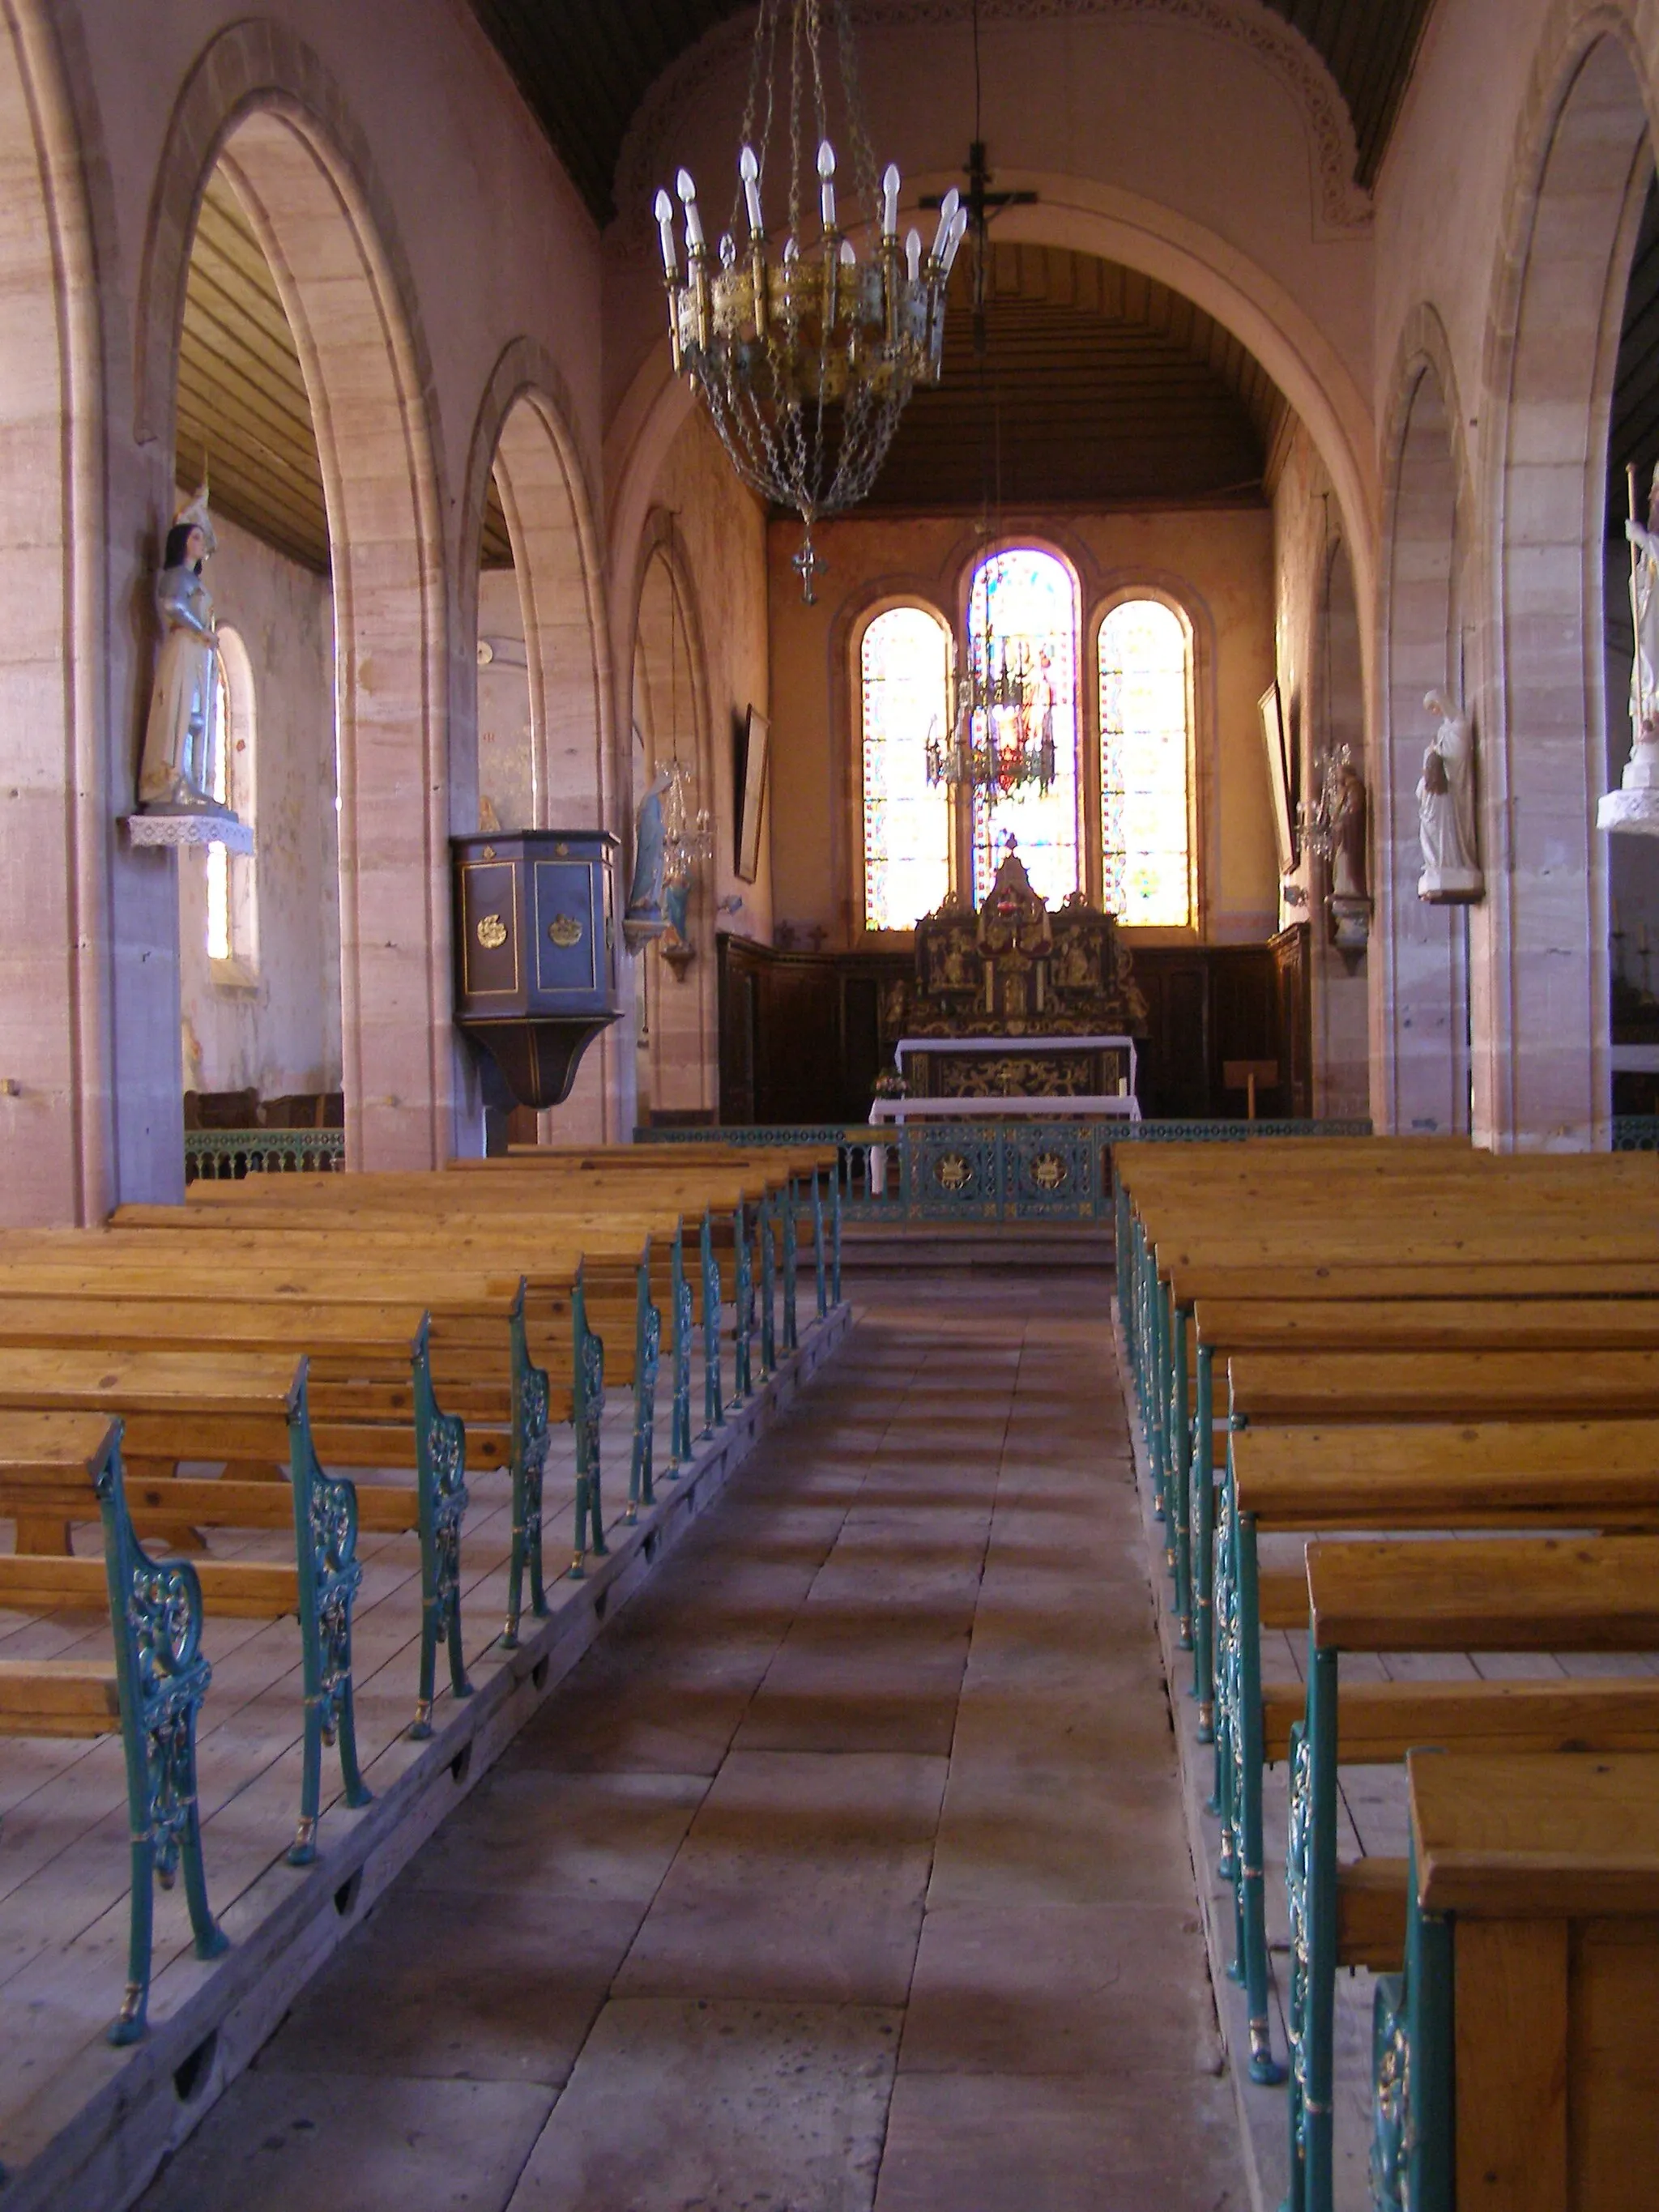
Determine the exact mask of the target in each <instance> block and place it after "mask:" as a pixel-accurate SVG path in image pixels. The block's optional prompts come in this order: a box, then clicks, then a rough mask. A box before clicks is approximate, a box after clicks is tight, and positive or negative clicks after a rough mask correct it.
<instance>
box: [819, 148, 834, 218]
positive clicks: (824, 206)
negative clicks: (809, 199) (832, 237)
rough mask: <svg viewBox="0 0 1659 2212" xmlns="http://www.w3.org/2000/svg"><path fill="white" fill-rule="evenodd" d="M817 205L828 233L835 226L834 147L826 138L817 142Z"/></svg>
mask: <svg viewBox="0 0 1659 2212" xmlns="http://www.w3.org/2000/svg"><path fill="white" fill-rule="evenodd" d="M818 177H819V179H820V181H819V185H818V206H819V209H820V210H821V211H822V213H823V228H824V230H825V233H826V234H828V233H829V231H832V230H833V229H834V228H835V227H836V149H835V148H834V147H833V146H832V145H831V144H830V143H829V140H828V139H827V138H823V139H820V140H819V142H818Z"/></svg>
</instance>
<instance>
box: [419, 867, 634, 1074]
mask: <svg viewBox="0 0 1659 2212" xmlns="http://www.w3.org/2000/svg"><path fill="white" fill-rule="evenodd" d="M450 846H451V851H452V854H453V867H454V877H455V1020H456V1023H457V1024H458V1026H459V1028H460V1029H461V1030H464V1031H465V1034H466V1035H467V1036H469V1037H471V1040H472V1042H474V1044H476V1045H477V1046H478V1047H479V1048H481V1050H482V1051H483V1053H484V1054H487V1056H488V1057H487V1060H486V1063H485V1074H486V1082H485V1090H486V1095H488V1094H489V1091H491V1090H492V1089H493V1088H494V1087H495V1086H494V1085H492V1084H491V1083H490V1081H489V1073H490V1069H491V1066H492V1064H493V1067H494V1069H495V1071H497V1072H498V1073H499V1075H500V1078H501V1081H502V1082H503V1083H504V1084H505V1086H506V1089H507V1091H508V1092H509V1093H510V1094H511V1096H512V1097H513V1099H514V1100H516V1101H517V1103H519V1104H520V1105H521V1106H535V1107H543V1106H557V1105H559V1104H560V1103H562V1101H563V1100H564V1099H566V1098H568V1097H569V1095H570V1086H571V1085H572V1084H573V1083H574V1081H575V1079H576V1069H577V1067H578V1066H579V1065H580V1060H581V1056H582V1054H583V1053H584V1052H585V1051H586V1048H587V1047H588V1045H589V1044H590V1043H591V1042H592V1039H593V1038H594V1037H596V1036H598V1035H599V1031H600V1030H602V1029H605V1027H607V1026H608V1024H611V1022H614V1021H615V1020H616V1018H617V1015H618V1014H619V1013H620V1012H621V1011H622V1008H621V1006H620V1005H619V1004H618V1002H617V984H616V973H615V965H616V963H615V946H614V939H615V934H616V933H615V929H614V927H613V923H612V919H611V917H612V914H613V911H614V891H613V887H612V879H611V878H612V858H611V856H612V854H614V853H615V851H616V849H617V840H616V839H615V838H614V837H613V836H611V834H610V832H609V831H608V830H605V829H515V830H513V831H511V832H506V831H500V830H498V831H496V832H495V833H494V834H493V835H490V836H483V835H480V836H474V837H454V838H452V839H451V840H450ZM491 1103H506V1102H505V1101H504V1100H500V1099H492V1100H491Z"/></svg>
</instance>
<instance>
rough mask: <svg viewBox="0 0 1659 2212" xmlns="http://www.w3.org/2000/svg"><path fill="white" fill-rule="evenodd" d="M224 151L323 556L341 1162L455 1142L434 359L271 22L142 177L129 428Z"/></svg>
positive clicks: (168, 413)
mask: <svg viewBox="0 0 1659 2212" xmlns="http://www.w3.org/2000/svg"><path fill="white" fill-rule="evenodd" d="M216 164H222V166H223V167H224V169H225V171H226V173H227V174H228V177H229V179H230V181H231V183H232V185H234V189H235V191H236V193H237V196H238V197H239V199H240V201H241V203H242V205H243V207H244V209H245V210H246V213H247V216H248V218H249V220H250V222H252V226H253V228H254V230H255V231H256V233H257V234H258V239H259V242H260V245H261V246H262V248H263V249H264V253H265V257H266V258H267V260H268V261H269V262H270V267H271V270H272V273H273V275H274V276H275V278H276V286H277V290H278V292H279V294H280V295H281V298H282V302H283V309H284V311H285V313H287V316H288V319H289V324H290V325H291V327H292V329H293V331H294V336H295V343H296V346H297V349H298V351H299V355H300V360H301V366H302V368H303V369H304V373H305V380H306V387H307V395H308V397H309V399H310V402H311V410H312V416H313V423H314V426H315V428H316V433H317V444H318V451H319V457H320V459H321V463H322V473H323V487H324V493H325V499H326V502H327V508H328V519H329V538H330V546H331V563H332V569H333V586H334V611H335V641H336V644H335V650H336V683H335V693H336V701H337V750H338V760H339V793H340V825H339V827H340V969H341V1029H342V1044H343V1055H342V1056H343V1066H344V1077H345V1094H346V1151H347V1158H348V1159H349V1161H350V1163H351V1164H353V1165H356V1166H364V1167H382V1168H391V1167H428V1166H434V1165H436V1164H440V1163H441V1161H442V1160H443V1159H444V1158H446V1157H447V1154H448V1152H449V1151H450V1149H451V1147H452V1145H453V1134H454V1126H455V1105H456V1097H457V1091H458V1085H459V1080H460V1068H461V1063H460V1060H459V1049H458V1040H457V1038H456V1036H455V1033H454V1031H453V1027H452V1024H451V1021H450V1006H451V998H452V987H451V979H450V942H449V920H448V916H449V884H448V873H449V870H448V848H447V837H448V830H449V769H448V716H447V684H446V682H445V640H446V618H445V605H444V577H443V541H442V529H441V507H440V501H439V496H438V483H439V479H440V477H441V457H440V455H439V454H438V453H437V450H436V447H435V430H434V427H433V410H432V408H431V406H430V392H431V376H430V372H429V369H428V364H427V360H426V355H425V350H424V348H423V346H422V343H421V339H420V335H419V327H418V321H417V318H416V313H415V309H414V305H413V301H414V293H413V287H412V284H411V283H410V278H409V274H408V270H407V267H406V264H404V260H403V257H402V255H401V253H400V252H399V250H398V246H397V232H396V226H395V224H394V222H392V215H391V210H390V208H389V206H388V205H387V204H386V198H385V196H384V194H383V192H382V191H380V187H379V185H377V183H376V181H375V178H374V165H373V162H372V161H371V159H370V156H369V154H368V148H367V145H366V143H365V142H364V141H363V139H362V134H361V132H360V131H359V130H358V129H357V128H356V125H355V124H354V122H353V120H352V118H351V116H350V113H349V110H348V108H347V107H346V105H345V102H344V100H343V96H342V95H341V94H340V93H339V91H338V88H337V87H336V86H335V85H334V84H333V82H332V80H331V78H330V77H329V76H328V75H327V72H326V71H325V70H324V68H323V65H322V64H321V63H320V62H319V60H318V59H317V58H316V57H315V55H314V54H313V53H312V52H311V51H310V49H309V48H308V47H307V46H305V45H304V44H303V42H302V41H301V40H298V39H296V38H295V36H294V35H293V34H292V33H289V32H288V31H287V30H285V29H284V28H283V27H282V26H280V25H277V24H274V23H270V22H266V21H246V22H242V23H239V24H235V25H234V26H232V27H231V28H230V29H228V30H227V31H225V32H223V33H222V34H221V35H220V36H219V37H218V38H217V39H216V40H214V41H213V42H212V43H211V45H210V46H208V47H207V49H206V50H205V52H204V53H203V54H202V56H201V57H200V58H199V59H198V60H197V64H196V65H195V68H194V69H193V70H192V71H191V76H190V78H189V79H188V81H187V82H186V83H185V88H184V90H183V92H182V93H181V94H180V95H179V101H178V104H177V106H175V108H174V111H173V118H172V122H171V125H170V126H169V130H168V133H167V143H166V147H165V149H164V151H163V155H162V158H161V165H160V168H159V170H158V173H157V181H156V187H155V195H154V198H153V201H152V206H151V216H150V225H149V234H148V238H147V242H146V247H145V255H144V265H143V279H142V283H141V290H140V299H139V312H138V326H137V342H138V361H137V390H138V405H137V430H138V435H139V436H140V438H141V440H142V439H149V438H154V439H159V440H161V441H163V442H164V443H165V444H167V445H168V446H170V444H171V439H172V427H173V381H174V374H175V368H174V364H175V362H176V358H177V350H178V343H179V329H180V325H181V321H182V314H183V303H184V287H185V278H186V274H187V270H188V264H189V257H190V245H191V237H192V234H193V227H194V222H195V214H196V210H197V205H198V204H199V201H200V197H201V194H202V191H203V188H204V185H205V184H206V181H207V178H208V176H209V174H210V172H211V171H212V169H213V168H214V167H215V166H216Z"/></svg>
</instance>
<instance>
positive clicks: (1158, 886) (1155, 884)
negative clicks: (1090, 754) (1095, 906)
mask: <svg viewBox="0 0 1659 2212" xmlns="http://www.w3.org/2000/svg"><path fill="white" fill-rule="evenodd" d="M1099 657H1100V846H1101V863H1102V866H1101V889H1102V894H1103V903H1104V905H1105V907H1106V910H1107V912H1108V913H1109V914H1115V915H1116V916H1117V918H1118V920H1119V921H1121V922H1125V923H1127V924H1128V925H1129V927H1132V928H1133V927H1140V928H1147V927H1163V928H1177V929H1184V928H1186V927H1188V925H1189V924H1190V923H1191V921H1192V918H1193V872H1192V831H1191V806H1190V802H1189V797H1188V761H1189V758H1190V755H1191V750H1192V748H1191V744H1190V732H1189V717H1190V700H1191V693H1192V686H1191V682H1190V678H1189V671H1188V659H1189V655H1188V644H1187V627H1186V624H1185V623H1183V622H1182V619H1181V617H1180V616H1179V615H1177V614H1176V613H1175V612H1174V611H1172V610H1171V609H1170V608H1169V607H1166V606H1165V605H1164V604H1163V603H1162V601H1160V600H1158V599H1125V600H1124V601H1122V602H1121V605H1117V606H1115V607H1114V608H1113V609H1112V611H1111V612H1110V613H1109V615H1108V616H1107V617H1106V618H1105V620H1104V621H1103V623H1101V625H1100V651H1099Z"/></svg>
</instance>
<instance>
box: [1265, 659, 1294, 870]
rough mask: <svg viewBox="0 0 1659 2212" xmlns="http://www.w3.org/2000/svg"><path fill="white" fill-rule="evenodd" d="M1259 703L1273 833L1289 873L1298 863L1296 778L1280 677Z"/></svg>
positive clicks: (1285, 868)
mask: <svg viewBox="0 0 1659 2212" xmlns="http://www.w3.org/2000/svg"><path fill="white" fill-rule="evenodd" d="M1257 704H1258V705H1259V706H1260V708H1261V742H1262V744H1263V745H1264V747H1265V748H1266V750H1267V788H1268V790H1269V792H1270V793H1272V795H1273V836H1274V837H1275V839H1276V840H1277V842H1278V845H1279V873H1280V875H1281V876H1283V875H1288V874H1289V873H1290V872H1291V869H1292V868H1293V867H1294V866H1296V840H1295V834H1294V828H1293V824H1294V820H1295V814H1294V797H1293V783H1294V779H1293V777H1292V776H1291V756H1290V749H1289V743H1288V739H1287V738H1286V735H1285V712H1284V707H1283V704H1282V702H1280V699H1279V684H1278V682H1277V680H1275V681H1274V682H1273V683H1272V684H1269V685H1268V686H1267V690H1265V691H1264V692H1263V693H1262V695H1261V699H1260V700H1259V701H1258V702H1257Z"/></svg>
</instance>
